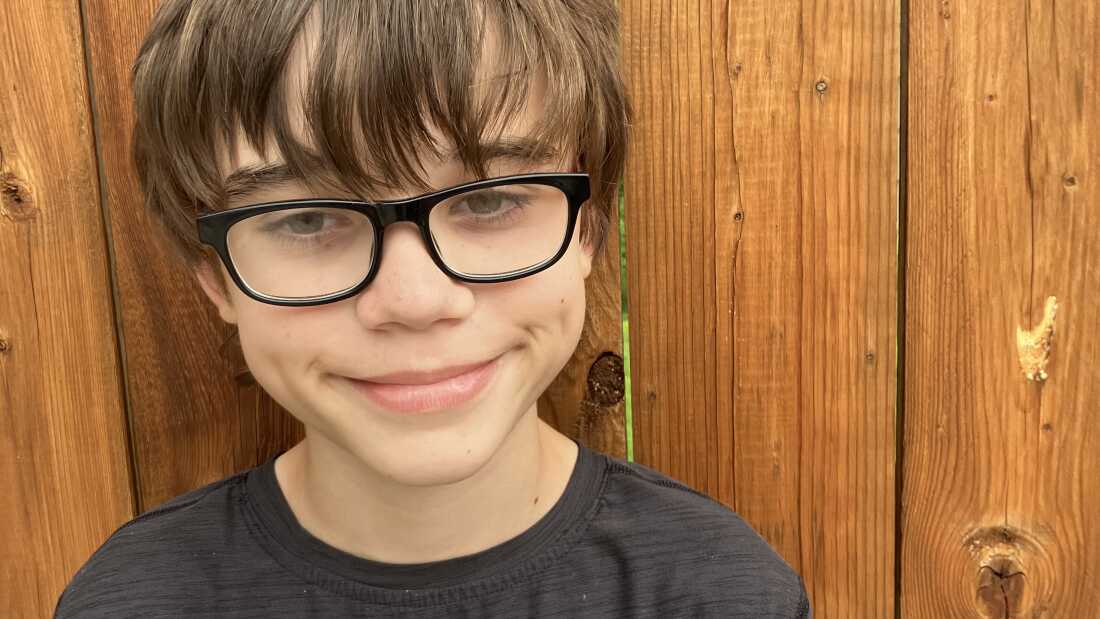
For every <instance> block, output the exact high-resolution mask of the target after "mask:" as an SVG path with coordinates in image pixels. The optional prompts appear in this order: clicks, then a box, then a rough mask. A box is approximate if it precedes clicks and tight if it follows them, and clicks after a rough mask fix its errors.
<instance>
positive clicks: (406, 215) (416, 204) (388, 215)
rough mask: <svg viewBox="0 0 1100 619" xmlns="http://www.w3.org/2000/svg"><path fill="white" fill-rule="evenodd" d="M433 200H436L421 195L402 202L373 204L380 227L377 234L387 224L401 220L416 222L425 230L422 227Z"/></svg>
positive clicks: (423, 230)
mask: <svg viewBox="0 0 1100 619" xmlns="http://www.w3.org/2000/svg"><path fill="white" fill-rule="evenodd" d="M435 202H436V200H434V199H432V198H431V197H423V198H413V199H411V200H407V201H403V202H383V203H381V204H375V205H374V207H375V213H376V214H377V215H378V225H379V226H380V228H381V229H380V230H379V234H381V233H382V232H384V231H385V229H386V227H387V226H389V225H391V224H395V223H400V222H403V221H407V222H410V223H413V224H416V226H417V227H419V228H420V229H421V232H426V230H425V229H424V228H425V224H426V223H427V215H428V209H429V208H430V207H431V205H432V204H434V203H435Z"/></svg>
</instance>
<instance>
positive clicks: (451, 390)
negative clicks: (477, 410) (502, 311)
mask: <svg viewBox="0 0 1100 619" xmlns="http://www.w3.org/2000/svg"><path fill="white" fill-rule="evenodd" d="M499 360H500V357H496V358H494V359H491V360H489V361H487V362H481V363H478V364H474V365H465V366H458V367H453V368H444V369H442V370H436V371H432V372H398V373H393V374H386V375H383V376H377V377H373V378H371V379H370V380H358V379H354V378H346V377H345V380H347V381H348V382H349V383H351V385H352V386H353V387H354V388H355V389H356V391H358V392H359V393H361V394H363V395H364V396H366V397H367V398H368V399H369V400H371V401H372V402H373V403H375V404H376V405H378V406H380V407H382V408H384V409H386V410H388V411H390V412H394V413H400V414H405V415H414V414H423V413H431V412H436V411H441V410H447V409H451V408H455V407H457V406H461V405H462V404H465V403H466V402H468V401H470V400H472V399H474V398H475V397H476V396H477V395H478V394H480V393H481V392H482V391H484V389H485V387H486V385H488V384H489V382H490V381H492V379H493V376H495V375H496V371H497V367H498V366H499V365H500V364H499Z"/></svg>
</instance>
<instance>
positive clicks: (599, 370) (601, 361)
mask: <svg viewBox="0 0 1100 619" xmlns="http://www.w3.org/2000/svg"><path fill="white" fill-rule="evenodd" d="M587 386H588V394H587V397H586V398H585V399H586V400H588V401H589V402H591V403H593V404H597V405H599V406H614V405H616V404H618V403H619V402H621V401H622V400H623V394H624V393H625V391H626V389H625V386H626V380H625V377H624V374H623V358H622V357H620V356H619V355H617V354H615V353H612V352H605V353H603V354H602V355H600V356H599V357H598V358H597V359H596V360H595V361H594V362H593V363H592V367H590V368H588V383H587Z"/></svg>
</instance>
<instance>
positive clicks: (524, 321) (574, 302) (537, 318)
mask: <svg viewBox="0 0 1100 619" xmlns="http://www.w3.org/2000/svg"><path fill="white" fill-rule="evenodd" d="M560 264H561V265H562V266H563V267H564V266H566V264H565V263H560ZM584 284H585V279H584V277H583V276H582V274H581V273H580V272H579V271H578V270H574V269H567V268H561V269H559V268H557V265H555V266H554V267H551V268H550V269H547V270H546V271H543V272H542V273H539V274H538V275H534V276H532V277H528V278H525V279H521V280H517V281H515V282H511V283H510V284H507V285H505V286H502V287H499V288H495V289H494V290H492V291H488V290H486V292H487V293H488V294H487V295H485V297H484V300H485V301H486V305H488V306H491V307H492V311H491V313H492V314H493V315H495V316H496V317H497V319H499V320H502V321H505V322H506V323H507V324H509V325H511V326H513V327H518V328H520V329H523V330H524V331H525V332H526V333H527V335H528V336H529V338H533V339H535V340H537V341H538V342H539V344H540V345H541V346H543V347H547V346H551V347H553V346H557V345H559V344H560V345H561V346H564V347H566V348H569V349H570V350H569V352H570V353H571V352H572V347H573V346H575V345H576V341H577V339H578V338H579V337H580V332H581V329H582V327H583V325H584V312H585V287H584ZM548 340H549V341H548Z"/></svg>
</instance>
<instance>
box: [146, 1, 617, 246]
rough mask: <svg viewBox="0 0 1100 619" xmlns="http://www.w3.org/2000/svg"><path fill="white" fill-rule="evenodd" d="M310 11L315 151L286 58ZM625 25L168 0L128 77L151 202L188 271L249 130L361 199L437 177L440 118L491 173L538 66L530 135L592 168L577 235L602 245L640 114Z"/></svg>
mask: <svg viewBox="0 0 1100 619" xmlns="http://www.w3.org/2000/svg"><path fill="white" fill-rule="evenodd" d="M314 9H316V10H314ZM314 19H316V22H313V24H315V25H316V27H317V28H318V34H319V36H318V37H317V40H316V45H317V49H316V53H315V55H314V56H312V58H311V60H312V66H310V67H308V68H307V71H308V73H309V79H308V80H307V81H308V87H307V88H305V89H304V90H303V91H302V94H303V99H302V101H301V105H302V110H303V112H304V114H303V115H304V122H305V125H306V126H305V127H304V129H305V134H306V135H307V136H309V137H310V138H311V141H312V144H305V143H302V142H300V141H299V140H298V138H297V137H296V134H295V131H294V129H295V127H292V126H291V125H292V118H291V116H290V113H289V111H288V110H289V105H290V104H292V103H293V102H294V101H293V100H292V99H291V98H290V94H291V92H290V89H289V88H288V80H287V79H286V78H287V73H288V71H286V65H287V61H288V58H289V57H290V56H291V51H292V50H293V48H294V46H295V45H296V44H297V42H298V41H300V40H301V39H302V37H300V36H298V35H299V33H300V31H301V30H302V26H303V24H305V23H306V22H309V21H311V20H314ZM618 26H619V15H618V10H617V8H616V6H615V3H614V0H491V1H479V0H435V1H420V0H417V1H413V0H388V1H384V0H374V1H370V2H358V1H356V2H352V1H348V0H299V1H287V0H235V1H233V2H226V1H225V0H167V1H166V2H164V4H162V5H161V7H160V8H159V10H158V11H157V13H156V16H155V17H154V19H153V22H152V25H151V26H150V29H149V32H148V34H147V35H146V38H145V40H144V42H143V43H142V46H141V49H140V51H139V53H138V56H137V59H136V61H135V64H134V67H133V73H132V86H133V93H134V111H135V126H134V134H133V143H132V154H133V158H134V163H135V166H136V169H137V172H138V177H139V180H140V183H141V187H142V190H143V191H144V194H145V205H146V208H147V210H148V212H149V213H150V214H151V216H152V218H153V220H154V221H156V222H157V223H159V224H160V225H161V226H163V229H164V230H165V231H166V232H167V233H168V237H169V239H170V241H171V243H172V245H173V246H174V249H175V250H176V252H177V253H178V254H179V255H180V256H181V257H182V258H183V259H184V260H185V261H186V262H187V264H188V265H189V266H191V267H195V266H198V265H199V264H200V263H201V262H203V261H204V259H205V260H211V259H212V254H211V253H208V251H207V249H206V248H204V246H203V245H201V244H200V243H199V240H198V237H197V234H196V232H195V218H196V216H197V215H199V214H200V213H202V212H204V211H214V210H220V209H221V208H223V207H224V201H225V197H226V196H225V188H224V186H223V179H222V175H221V172H220V170H219V167H218V163H217V161H216V160H215V153H217V152H219V148H220V147H224V146H226V145H229V146H231V145H233V144H235V140H236V139H237V136H238V135H243V136H244V137H245V138H246V139H247V140H248V141H249V143H250V144H251V145H252V146H253V147H255V148H256V150H257V151H259V152H261V153H263V152H267V149H268V145H269V144H271V142H270V140H272V139H274V144H275V145H276V146H277V148H278V151H279V153H280V154H281V155H282V156H283V159H284V160H285V162H286V163H287V165H288V167H289V168H290V169H291V171H292V172H293V173H294V175H295V177H297V178H300V179H302V180H303V182H305V183H306V184H307V185H310V186H314V187H316V186H322V182H323V181H321V180H319V179H322V178H328V179H333V178H335V179H338V181H336V182H337V183H339V184H344V185H345V186H347V187H349V188H350V189H351V190H352V191H354V192H355V193H357V194H358V195H361V196H364V197H365V196H367V195H369V193H370V191H371V190H372V189H374V188H378V187H391V186H394V184H395V183H407V184H412V185H414V186H417V187H424V188H427V187H428V186H427V185H426V183H425V181H424V180H423V178H422V177H421V175H420V173H419V172H418V169H419V160H417V159H416V155H415V153H417V152H419V150H420V148H421V147H422V146H428V147H429V148H432V149H433V150H435V153H436V154H437V155H438V154H439V151H438V149H436V146H435V145H434V144H433V143H432V141H431V139H430V137H429V132H428V129H427V127H426V125H425V119H429V120H430V121H431V122H432V123H434V124H435V125H436V126H437V127H438V128H439V129H440V131H441V133H442V134H443V135H444V136H445V137H446V138H448V139H450V140H451V141H452V142H453V144H454V146H455V150H456V157H457V158H458V159H459V160H460V161H461V162H462V163H463V164H465V165H466V166H467V167H468V168H469V169H471V170H474V171H476V172H477V173H478V175H479V178H483V177H484V176H485V164H486V157H485V153H483V152H482V149H481V144H482V143H483V142H484V132H485V131H486V129H487V128H488V127H490V126H494V127H501V128H502V127H504V126H505V125H506V124H507V122H508V121H509V120H511V119H512V118H514V117H515V116H516V115H517V114H518V113H519V112H520V111H521V109H522V105H523V103H524V102H525V100H526V99H527V96H528V92H529V89H530V83H529V79H516V78H515V76H516V75H520V76H527V77H528V78H530V77H533V75H534V72H536V71H537V72H539V73H538V75H541V76H542V77H543V78H544V79H545V82H544V83H545V84H546V85H547V87H546V98H545V100H544V101H543V102H542V104H543V106H544V107H543V117H542V118H541V119H540V121H539V122H538V124H537V125H536V127H535V129H534V130H533V131H532V134H531V136H530V137H531V138H533V139H534V140H535V141H536V142H537V144H538V145H539V148H547V147H549V148H556V149H559V150H565V149H567V150H568V151H569V152H572V153H573V154H575V155H576V156H577V161H578V162H579V164H580V166H581V171H583V172H587V173H589V174H590V175H591V179H592V198H591V199H590V203H589V206H587V207H585V209H584V211H583V212H584V213H585V216H584V218H583V219H582V222H581V232H580V233H581V239H582V240H583V241H586V242H589V243H591V244H592V245H593V246H594V247H595V248H596V250H597V251H599V250H600V249H601V248H602V245H603V241H604V238H605V237H606V231H607V226H608V224H609V216H608V215H609V213H610V210H611V205H612V201H613V200H615V199H616V198H617V192H618V186H619V180H620V178H621V176H622V173H623V168H624V159H625V155H626V148H627V140H628V129H629V125H630V119H631V116H632V111H631V106H630V103H629V101H628V99H627V97H626V94H625V90H624V87H623V81H622V79H621V75H620V68H619V66H618V63H619V32H618ZM486 27H490V28H493V29H494V33H495V34H496V35H497V41H498V44H497V50H496V51H497V54H498V56H497V66H496V67H493V69H494V71H496V70H499V71H500V74H502V75H504V76H505V78H504V79H498V80H496V81H495V82H494V83H495V84H497V85H498V86H499V87H500V90H499V91H489V95H488V96H484V97H474V96H473V95H472V87H471V84H472V82H473V78H474V74H475V71H476V69H477V67H478V63H479V57H480V50H481V42H482V39H483V35H484V28H486ZM379 110H381V111H382V112H383V113H377V111H379ZM497 123H499V124H497ZM238 127H239V129H238ZM238 131H239V132H240V133H239V134H238ZM315 183H316V184H315ZM593 206H594V207H595V208H591V207H593Z"/></svg>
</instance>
